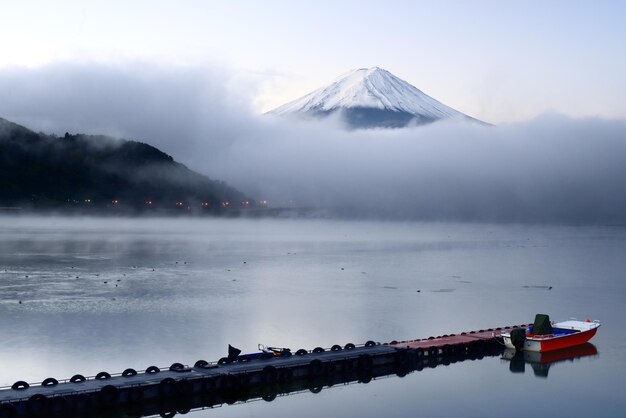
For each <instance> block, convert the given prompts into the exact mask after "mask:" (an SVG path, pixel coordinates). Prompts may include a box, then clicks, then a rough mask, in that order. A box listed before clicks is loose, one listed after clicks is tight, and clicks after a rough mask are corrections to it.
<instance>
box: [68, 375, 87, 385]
mask: <svg viewBox="0 0 626 418" xmlns="http://www.w3.org/2000/svg"><path fill="white" fill-rule="evenodd" d="M85 381H87V379H85V376H83V375H82V374H75V375H74V376H72V377H71V378H70V382H71V383H82V382H85Z"/></svg>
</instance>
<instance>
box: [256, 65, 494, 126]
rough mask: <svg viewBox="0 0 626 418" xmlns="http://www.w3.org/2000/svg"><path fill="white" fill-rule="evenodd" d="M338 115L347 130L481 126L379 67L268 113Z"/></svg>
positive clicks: (351, 75)
mask: <svg viewBox="0 0 626 418" xmlns="http://www.w3.org/2000/svg"><path fill="white" fill-rule="evenodd" d="M336 113H339V116H340V118H341V119H342V120H343V121H344V122H345V123H346V124H347V125H348V127H350V128H354V129H359V128H402V127H405V126H407V125H409V124H416V125H423V124H427V123H431V122H435V121H438V120H442V119H461V120H470V121H475V122H478V123H484V122H481V121H479V120H477V119H474V118H472V117H470V116H467V115H465V114H463V113H461V112H459V111H457V110H455V109H453V108H451V107H449V106H446V105H444V104H443V103H441V102H439V101H437V100H435V99H433V98H432V97H430V96H429V95H427V94H425V93H424V92H422V91H421V90H420V89H418V88H416V87H414V86H412V85H411V84H409V83H407V82H406V81H404V80H402V79H400V78H398V77H396V76H395V75H393V74H391V73H390V72H389V71H387V70H384V69H382V68H379V67H372V68H359V69H357V70H352V71H350V72H348V73H346V74H344V75H342V76H340V77H339V78H337V79H336V80H335V81H334V82H332V83H331V84H329V85H328V86H326V87H322V88H320V89H318V90H315V91H314V92H311V93H309V94H307V95H306V96H303V97H301V98H299V99H297V100H294V101H292V102H289V103H287V104H284V105H282V106H280V107H277V108H276V109H274V110H271V111H269V112H268V114H271V115H281V116H300V117H305V118H321V117H326V116H330V115H332V114H336Z"/></svg>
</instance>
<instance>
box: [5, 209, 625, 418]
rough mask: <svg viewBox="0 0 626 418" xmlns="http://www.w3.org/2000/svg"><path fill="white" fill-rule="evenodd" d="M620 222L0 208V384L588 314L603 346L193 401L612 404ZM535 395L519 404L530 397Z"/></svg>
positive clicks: (263, 409) (495, 406)
mask: <svg viewBox="0 0 626 418" xmlns="http://www.w3.org/2000/svg"><path fill="white" fill-rule="evenodd" d="M625 299H626V228H624V227H617V226H615V227H613V226H593V227H591V226H587V227H573V226H546V225H533V226H529V225H499V224H464V223H418V222H414V223H402V222H382V221H381V222H374V221H345V220H300V219H266V220H250V219H211V218H184V217H181V218H163V219H159V218H136V219H135V218H81V217H77V218H69V217H10V216H4V217H0V335H2V338H0V385H10V384H12V383H13V382H14V381H17V380H26V381H30V382H39V381H41V380H43V379H44V378H46V377H49V376H53V377H56V378H68V377H70V376H72V375H73V374H76V373H81V374H84V375H95V374H96V373H98V372H100V371H102V370H106V371H108V372H111V373H113V372H121V371H122V370H124V369H125V368H128V367H133V368H136V369H143V368H146V367H148V366H150V365H153V364H156V365H158V366H167V365H169V364H171V363H173V362H181V363H185V364H193V363H194V362H195V361H196V360H198V359H205V360H216V359H218V358H220V357H223V356H225V355H226V350H227V345H228V344H232V345H234V346H237V347H239V348H241V349H242V350H243V351H244V352H254V351H255V350H256V347H257V344H258V343H263V344H267V345H272V346H281V347H290V348H291V349H292V350H294V351H295V350H296V349H298V348H307V349H312V348H314V347H316V346H322V347H330V346H331V345H333V344H341V345H344V344H346V343H348V342H353V343H363V342H365V341H367V340H375V341H380V342H389V341H391V340H405V339H414V338H424V337H428V336H431V335H442V334H445V333H458V332H461V331H469V330H474V329H480V328H490V327H497V326H504V325H512V324H520V323H529V322H532V321H533V319H534V315H535V314H536V313H547V314H549V315H550V316H551V319H553V320H560V319H567V318H569V317H577V318H579V319H585V318H590V319H599V320H601V321H602V323H603V326H602V327H601V328H600V330H599V332H598V334H597V336H596V337H594V339H593V340H592V341H591V342H592V343H593V345H594V346H595V349H596V350H597V354H593V355H586V356H582V357H579V358H573V359H571V360H568V361H562V362H558V363H554V364H552V365H551V366H550V368H549V373H547V376H546V373H545V372H544V373H534V370H533V368H532V367H531V365H530V364H527V365H526V367H525V372H524V373H512V372H511V371H510V368H509V366H510V363H509V361H508V360H506V359H502V358H500V356H495V357H485V358H484V359H482V360H476V361H464V362H459V363H456V364H451V365H449V366H447V367H437V368H434V369H424V370H422V371H419V372H414V373H410V374H408V375H407V376H404V377H398V376H395V375H392V376H390V377H389V378H383V379H375V380H373V381H371V382H369V383H368V384H352V385H340V386H334V387H332V388H325V389H324V390H322V391H321V392H320V393H317V394H315V393H312V392H309V391H305V392H303V393H298V394H293V395H290V396H280V397H278V398H277V399H275V400H274V401H272V402H264V401H260V402H248V403H239V404H235V405H224V406H223V407H221V408H215V409H210V410H204V411H197V412H192V413H191V414H190V415H191V416H194V417H196V416H197V417H223V416H228V417H272V418H275V417H292V416H299V417H319V416H331V417H345V416H359V417H381V416H385V417H409V416H418V415H419V416H427V417H447V416H472V417H492V416H493V417H502V416H503V415H504V414H505V415H506V416H509V417H527V416H528V415H529V414H530V413H534V414H538V415H539V416H567V417H588V416H603V417H613V416H615V417H617V416H620V417H621V416H623V415H624V410H625V408H626V400H625V399H624V397H623V393H622V390H623V387H624V385H625V384H626V338H624V336H623V335H624V333H623V332H622V331H619V323H620V321H621V320H624V318H626V304H625V303H624V300H625ZM525 408H530V409H531V410H530V411H529V410H528V409H525Z"/></svg>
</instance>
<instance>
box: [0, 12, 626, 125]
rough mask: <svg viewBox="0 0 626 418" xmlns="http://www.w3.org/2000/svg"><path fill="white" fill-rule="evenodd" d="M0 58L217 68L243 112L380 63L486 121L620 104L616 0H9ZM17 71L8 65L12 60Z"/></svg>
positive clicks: (622, 65)
mask: <svg viewBox="0 0 626 418" xmlns="http://www.w3.org/2000/svg"><path fill="white" fill-rule="evenodd" d="M1 9H2V10H1V15H0V21H1V24H0V69H2V68H5V69H7V67H18V69H19V68H24V67H28V68H31V69H32V68H38V67H41V66H44V65H47V64H54V63H66V64H67V63H85V62H89V63H94V62H95V63H100V64H107V65H120V66H124V65H126V64H128V63H129V62H138V61H139V62H141V63H143V64H146V63H147V64H149V65H158V66H165V67H170V66H184V67H193V68H195V69H202V68H206V69H207V70H209V69H211V71H212V72H214V71H215V69H216V68H219V69H221V70H222V71H223V73H225V74H228V77H227V78H228V80H227V81H228V83H229V84H230V85H233V84H235V85H237V86H238V89H239V90H243V91H245V92H246V94H247V98H248V99H249V100H250V102H251V106H252V109H253V110H254V111H255V112H262V111H266V110H269V109H270V108H273V107H274V106H278V105H280V104H282V103H284V102H286V101H289V100H291V99H295V98H297V97H299V96H301V95H303V94H305V93H307V92H309V91H311V90H313V89H315V88H318V87H320V86H322V85H324V84H325V83H328V82H329V81H331V80H332V79H334V78H335V77H337V76H338V75H340V74H342V73H344V72H346V71H348V70H350V69H353V68H358V67H369V66H380V67H383V68H385V69H388V70H389V71H391V72H392V73H394V74H396V75H397V76H399V77H400V78H403V79H405V80H407V81H409V82H410V83H411V84H413V85H415V86H417V87H418V88H420V89H422V90H423V91H424V92H426V93H427V94H430V95H431V96H433V97H435V98H437V99H439V100H440V101H442V102H444V103H446V104H448V105H450V106H452V107H454V108H456V109H458V110H460V111H462V112H464V113H467V114H469V115H472V116H475V117H477V118H479V119H483V120H486V121H489V122H492V123H501V122H511V121H520V120H527V119H530V118H533V117H535V116H537V115H539V114H542V113H544V112H546V111H554V112H559V113H563V114H565V115H568V116H572V117H581V116H600V117H605V118H623V117H626V80H625V77H623V75H624V74H626V54H625V53H624V46H623V42H624V39H626V25H624V23H623V21H624V17H625V16H626V2H622V1H594V2H591V1H571V0H569V1H549V2H546V1H524V2H513V1H501V0H494V1H441V2H433V1H423V2H421V1H391V0H388V1H385V2H380V1H376V2H368V1H363V0H360V1H340V2H339V1H324V0H315V1H297V2H295V1H271V0H266V1H262V2H260V1H228V2H226V1H190V0H182V1H181V0H177V1H156V0H150V1H132V2H129V1H117V0H107V1H89V2H85V1H68V0H55V1H28V0H26V1H24V0H21V1H11V2H9V1H7V2H3V4H2V8H1ZM12 69H13V70H15V68H12Z"/></svg>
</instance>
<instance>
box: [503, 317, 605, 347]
mask: <svg viewBox="0 0 626 418" xmlns="http://www.w3.org/2000/svg"><path fill="white" fill-rule="evenodd" d="M599 327H600V321H597V320H593V321H592V320H589V319H586V320H584V321H578V320H576V319H570V320H568V321H563V322H556V323H552V322H550V318H549V317H548V315H541V314H538V315H537V316H536V317H535V323H534V324H533V325H532V326H529V327H528V328H525V329H524V328H516V329H514V330H512V331H511V332H503V333H502V338H503V339H504V345H505V346H506V347H507V348H513V349H518V350H524V351H535V352H540V353H543V352H546V351H552V350H558V349H561V348H567V347H574V346H577V345H580V344H584V343H586V342H587V341H589V340H590V339H591V338H592V337H593V336H594V335H596V332H597V331H598V328H599Z"/></svg>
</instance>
